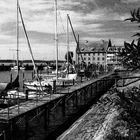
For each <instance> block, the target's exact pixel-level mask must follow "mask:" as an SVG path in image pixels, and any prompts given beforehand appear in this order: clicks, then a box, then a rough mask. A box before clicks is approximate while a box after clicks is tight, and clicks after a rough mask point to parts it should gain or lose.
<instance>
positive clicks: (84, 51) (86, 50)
mask: <svg viewBox="0 0 140 140" xmlns="http://www.w3.org/2000/svg"><path fill="white" fill-rule="evenodd" d="M120 49H122V46H115V45H114V46H112V43H111V40H109V41H105V40H101V41H97V42H85V43H79V48H77V49H76V63H77V64H81V62H82V61H84V62H85V63H86V64H87V65H89V64H93V63H94V64H98V65H103V66H104V67H106V66H115V65H118V62H119V60H120V59H121V58H119V57H118V55H117V54H118V52H119V50H120Z"/></svg>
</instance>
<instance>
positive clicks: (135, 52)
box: [118, 9, 140, 69]
mask: <svg viewBox="0 0 140 140" xmlns="http://www.w3.org/2000/svg"><path fill="white" fill-rule="evenodd" d="M127 20H129V21H131V22H137V23H140V10H139V9H137V10H133V11H131V18H128V19H126V20H125V21H127ZM138 27H140V26H138ZM133 36H136V37H137V42H136V43H135V41H134V40H133V41H132V42H131V43H128V42H124V48H123V49H122V50H121V51H120V52H119V54H118V55H119V56H121V57H122V63H123V65H124V66H127V67H128V68H133V69H137V68H140V33H136V34H134V35H133Z"/></svg>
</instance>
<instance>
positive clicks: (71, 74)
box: [41, 0, 77, 85]
mask: <svg viewBox="0 0 140 140" xmlns="http://www.w3.org/2000/svg"><path fill="white" fill-rule="evenodd" d="M55 18H56V19H55V46H56V71H55V73H56V76H55V77H53V78H52V80H55V81H56V85H62V84H63V82H65V81H73V80H76V78H77V73H76V70H75V67H74V65H73V64H70V63H69V26H68V25H69V16H68V15H67V63H66V65H65V66H66V68H65V69H64V70H63V71H61V72H59V71H58V33H57V0H55ZM70 69H71V70H70ZM41 76H42V77H43V78H44V77H47V75H45V76H43V75H41Z"/></svg>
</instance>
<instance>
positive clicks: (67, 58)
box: [65, 51, 73, 64]
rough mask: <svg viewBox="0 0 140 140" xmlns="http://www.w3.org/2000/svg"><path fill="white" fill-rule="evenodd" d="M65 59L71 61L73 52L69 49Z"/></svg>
mask: <svg viewBox="0 0 140 140" xmlns="http://www.w3.org/2000/svg"><path fill="white" fill-rule="evenodd" d="M65 59H66V61H67V60H68V61H69V63H70V64H72V63H73V52H71V51H69V52H67V53H66V54H65Z"/></svg>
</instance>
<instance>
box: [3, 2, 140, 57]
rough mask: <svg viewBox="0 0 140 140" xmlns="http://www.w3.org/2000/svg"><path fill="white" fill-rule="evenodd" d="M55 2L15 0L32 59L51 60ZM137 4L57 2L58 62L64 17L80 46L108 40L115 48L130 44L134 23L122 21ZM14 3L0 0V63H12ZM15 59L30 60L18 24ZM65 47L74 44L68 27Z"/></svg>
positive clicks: (62, 46) (62, 48)
mask: <svg viewBox="0 0 140 140" xmlns="http://www.w3.org/2000/svg"><path fill="white" fill-rule="evenodd" d="M54 1H55V0H19V4H20V7H21V11H22V15H23V19H24V23H25V27H26V30H27V33H28V37H29V40H30V43H31V47H32V51H33V55H34V58H35V59H42V60H52V59H55V58H56V53H55V52H56V51H55V12H54V11H55V10H54V9H55V7H54ZM139 7H140V0H58V1H57V8H58V16H57V19H58V20H57V21H58V24H57V25H58V50H59V52H58V54H59V56H58V58H59V59H61V60H63V59H64V56H65V53H66V51H67V39H66V30H67V26H66V25H67V14H69V16H70V19H71V21H72V25H73V28H74V31H75V33H76V36H77V35H78V34H79V36H80V42H85V41H89V42H93V41H100V40H109V39H111V40H112V43H113V44H115V45H123V44H124V41H128V42H131V41H132V40H133V39H136V38H134V37H132V35H133V34H135V33H136V32H137V31H139V28H138V25H137V24H136V23H131V22H129V21H124V20H125V19H126V18H129V17H130V11H131V10H133V9H137V8H139ZM16 15H17V13H16V0H0V59H16V42H17V38H16V17H17V16H16ZM19 29H20V30H19V34H20V35H19V57H20V59H23V60H25V59H31V56H30V53H29V49H28V45H27V40H26V37H25V35H24V32H23V27H22V24H21V20H19ZM69 47H70V50H71V51H73V52H74V53H75V49H76V43H75V40H74V37H73V34H72V31H71V28H70V26H69Z"/></svg>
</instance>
